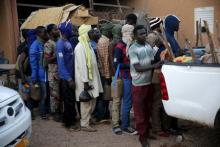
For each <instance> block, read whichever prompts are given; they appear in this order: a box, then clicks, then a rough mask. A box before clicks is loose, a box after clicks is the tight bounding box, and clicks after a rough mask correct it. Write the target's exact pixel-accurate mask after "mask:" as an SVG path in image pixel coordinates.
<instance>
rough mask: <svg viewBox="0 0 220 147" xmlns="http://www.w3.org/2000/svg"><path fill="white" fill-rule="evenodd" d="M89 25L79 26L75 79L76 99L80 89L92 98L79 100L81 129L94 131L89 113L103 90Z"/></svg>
mask: <svg viewBox="0 0 220 147" xmlns="http://www.w3.org/2000/svg"><path fill="white" fill-rule="evenodd" d="M90 30H91V26H90V25H84V24H83V25H81V26H80V28H79V38H78V39H79V43H78V44H77V46H76V48H75V71H76V72H75V79H76V99H77V101H79V96H80V93H81V92H82V91H87V92H88V93H89V94H90V96H91V97H92V100H90V101H89V102H80V107H81V108H80V109H81V112H80V113H81V120H80V124H81V130H82V131H87V132H95V131H96V130H95V129H94V128H92V127H91V126H90V123H89V122H90V119H91V114H92V112H93V111H94V108H95V105H96V98H97V97H98V96H99V94H100V93H102V92H103V88H102V83H101V79H100V75H99V71H98V66H97V61H96V55H95V53H94V50H93V49H92V48H91V45H90V43H89V41H90V39H89V36H88V32H89V31H90Z"/></svg>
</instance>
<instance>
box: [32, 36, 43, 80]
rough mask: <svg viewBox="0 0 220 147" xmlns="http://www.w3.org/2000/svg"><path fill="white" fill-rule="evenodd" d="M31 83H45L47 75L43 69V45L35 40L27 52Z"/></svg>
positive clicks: (38, 40)
mask: <svg viewBox="0 0 220 147" xmlns="http://www.w3.org/2000/svg"><path fill="white" fill-rule="evenodd" d="M29 58H30V65H31V71H32V73H31V79H32V81H38V82H47V73H46V70H45V68H44V43H43V42H42V41H41V40H40V39H36V40H35V41H34V42H33V43H32V45H31V46H30V51H29Z"/></svg>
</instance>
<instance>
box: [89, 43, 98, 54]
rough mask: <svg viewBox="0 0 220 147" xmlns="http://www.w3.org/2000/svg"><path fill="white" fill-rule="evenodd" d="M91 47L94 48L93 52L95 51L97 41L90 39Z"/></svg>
mask: <svg viewBox="0 0 220 147" xmlns="http://www.w3.org/2000/svg"><path fill="white" fill-rule="evenodd" d="M90 44H91V47H92V49H93V50H94V52H95V53H96V52H97V43H96V42H95V41H94V40H91V41H90Z"/></svg>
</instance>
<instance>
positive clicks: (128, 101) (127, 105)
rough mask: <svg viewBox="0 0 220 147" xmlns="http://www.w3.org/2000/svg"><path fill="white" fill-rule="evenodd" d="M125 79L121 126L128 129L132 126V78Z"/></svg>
mask: <svg viewBox="0 0 220 147" xmlns="http://www.w3.org/2000/svg"><path fill="white" fill-rule="evenodd" d="M122 80H123V97H122V115H121V121H122V123H121V128H122V129H126V128H128V127H129V126H130V111H131V108H132V93H131V91H132V90H131V88H132V80H131V79H122Z"/></svg>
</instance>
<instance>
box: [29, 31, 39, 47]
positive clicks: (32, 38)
mask: <svg viewBox="0 0 220 147" xmlns="http://www.w3.org/2000/svg"><path fill="white" fill-rule="evenodd" d="M27 37H28V42H27V44H28V47H29V48H30V46H31V45H32V43H33V42H34V41H35V40H36V39H37V31H36V30H35V29H30V30H28V33H27Z"/></svg>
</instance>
